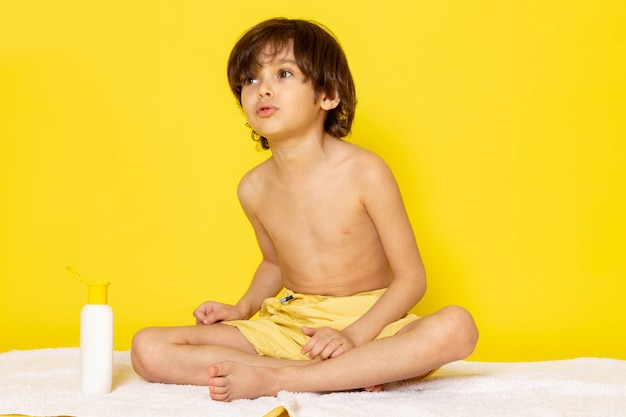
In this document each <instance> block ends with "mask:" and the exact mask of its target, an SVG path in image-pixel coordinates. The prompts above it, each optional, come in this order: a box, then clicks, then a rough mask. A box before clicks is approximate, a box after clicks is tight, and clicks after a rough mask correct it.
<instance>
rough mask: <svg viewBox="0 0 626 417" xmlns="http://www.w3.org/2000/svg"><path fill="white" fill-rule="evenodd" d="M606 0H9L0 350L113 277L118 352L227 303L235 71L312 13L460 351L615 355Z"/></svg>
mask: <svg viewBox="0 0 626 417" xmlns="http://www.w3.org/2000/svg"><path fill="white" fill-rule="evenodd" d="M624 4H625V3H624V2H623V1H622V0H615V1H565V0H563V1H545V0H527V1H522V0H516V1H496V0H494V1H487V0H477V1H469V0H467V1H462V0H455V1H445V2H432V1H420V2H408V1H385V2H380V1H354V2H350V1H344V2H338V1H336V0H318V1H311V2H309V1H306V2H304V1H303V2H269V3H268V2H257V1H252V0H247V1H239V2H213V1H200V0H197V1H174V0H171V1H125V0H124V1H122V0H114V1H108V2H89V1H78V0H77V1H70V0H60V1H3V2H2V3H0V118H1V119H0V122H1V123H0V137H1V142H0V192H1V204H0V279H1V282H0V320H1V323H0V329H1V330H0V335H1V336H0V351H6V350H11V349H31V348H39V347H56V346H77V345H78V316H79V311H80V308H81V307H82V305H83V304H84V302H85V301H86V295H87V294H86V289H85V288H84V287H83V286H81V285H80V284H79V283H78V282H77V281H75V280H73V279H72V278H71V277H70V276H69V275H68V274H66V272H65V270H64V267H65V265H70V266H71V267H73V268H75V269H76V270H78V271H79V272H80V273H81V274H82V275H83V276H84V277H85V278H87V279H92V280H109V281H111V286H110V288H109V300H110V304H111V306H112V307H113V309H114V312H115V320H116V322H115V347H116V349H120V350H125V349H128V348H129V347H130V341H131V337H132V335H133V334H134V332H135V331H137V330H138V329H140V328H142V327H145V326H151V325H174V324H192V323H193V319H192V316H191V312H192V310H193V309H194V308H195V307H196V306H197V305H198V304H199V303H200V302H202V301H204V300H207V299H216V300H221V301H225V302H235V301H236V300H237V299H238V297H239V296H240V295H241V294H242V292H243V291H244V289H245V288H246V286H247V284H248V282H249V279H250V277H251V275H252V273H253V271H254V269H255V267H256V265H257V264H258V262H259V260H260V258H259V252H258V249H257V247H256V243H255V240H254V236H253V233H252V229H251V227H250V226H249V225H248V223H247V220H246V219H245V216H244V215H243V213H242V211H241V209H240V208H239V205H238V202H237V199H236V194H235V189H236V186H237V183H238V181H239V179H240V177H241V176H242V175H243V174H244V173H245V172H246V171H247V170H248V169H250V168H251V167H252V166H254V165H255V164H257V163H259V162H260V161H262V160H263V159H265V158H266V157H267V156H268V155H269V154H268V153H263V152H258V151H257V150H256V148H255V145H254V144H253V142H252V141H251V140H250V137H249V131H248V129H247V128H246V127H245V126H244V124H245V120H244V118H243V116H242V114H241V112H240V110H239V109H238V108H237V106H236V104H235V101H234V98H233V97H232V96H231V93H230V91H229V89H228V86H227V82H226V77H225V65H226V59H227V56H228V53H229V51H230V48H231V47H232V45H233V44H234V42H235V40H236V39H237V37H238V36H239V35H240V34H241V33H242V32H243V31H244V30H246V29H247V28H249V27H250V26H252V25H253V24H255V23H257V22H258V21H260V20H262V19H265V18H269V17H274V16H287V17H304V18H312V19H315V20H318V21H320V22H323V23H324V24H326V25H327V26H329V27H330V28H331V29H332V30H333V31H334V32H335V33H336V35H337V36H338V37H339V38H340V40H341V42H342V44H343V46H344V49H345V50H346V53H347V55H348V59H349V61H350V63H351V67H352V70H353V74H354V77H355V81H356V84H357V91H358V96H359V106H358V109H357V119H356V122H355V126H354V132H353V136H352V138H351V139H350V140H351V141H353V142H355V143H358V144H360V145H362V146H365V147H367V148H370V149H372V150H374V151H376V152H378V153H379V154H380V155H381V156H383V157H384V158H385V159H386V160H387V161H388V163H389V164H390V165H391V166H392V168H393V169H394V171H395V173H396V176H397V179H398V182H399V183H400V186H401V188H402V190H403V195H404V198H405V202H406V205H407V208H408V210H409V213H410V216H411V219H412V222H413V226H414V229H415V233H416V235H417V238H418V241H419V243H420V247H421V250H422V254H423V257H424V261H425V263H426V266H427V270H428V274H429V290H428V292H427V295H426V297H425V298H424V300H423V302H422V303H421V304H419V306H418V307H417V308H416V309H415V311H416V312H417V313H418V314H427V313H430V312H432V311H434V310H436V309H438V308H440V307H442V306H444V305H447V304H461V305H464V306H466V307H467V308H469V309H470V310H471V311H472V312H473V313H474V315H475V317H476V320H477V322H478V324H479V327H480V330H481V336H482V338H481V341H480V343H479V346H478V348H477V350H476V352H475V354H474V355H473V356H472V359H473V360H487V361H497V360H545V359H558V358H569V357H577V356H609V357H616V358H621V359H626V332H625V331H624V329H625V328H626V311H625V307H624V296H625V295H626V264H625V261H624V249H625V244H624V236H625V235H626V222H625V220H624V218H625V216H624V214H625V213H626V197H625V190H624V188H625V185H626V168H625V167H626V145H625V137H626V123H625V122H624V119H625V115H626V104H625V98H626V29H625V28H626V21H625V20H626V6H624Z"/></svg>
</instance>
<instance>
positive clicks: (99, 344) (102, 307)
mask: <svg viewBox="0 0 626 417" xmlns="http://www.w3.org/2000/svg"><path fill="white" fill-rule="evenodd" d="M86 284H87V286H88V300H87V304H86V305H85V306H84V307H83V309H82V310H81V312H80V390H81V392H83V393H84V394H106V393H109V392H111V384H112V382H113V310H112V309H111V306H109V305H108V304H107V286H108V285H109V283H108V282H87V283H86Z"/></svg>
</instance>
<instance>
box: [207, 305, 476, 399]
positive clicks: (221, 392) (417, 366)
mask: <svg viewBox="0 0 626 417" xmlns="http://www.w3.org/2000/svg"><path fill="white" fill-rule="evenodd" d="M477 341H478V331H477V329H476V325H475V324H474V320H473V319H472V317H471V316H470V314H469V313H468V312H467V311H466V310H464V309H462V308H460V307H446V308H443V309H441V310H439V311H438V312H436V313H434V314H432V315H430V316H427V317H424V318H422V319H420V320H417V321H415V322H412V323H410V324H409V325H407V326H405V327H404V328H403V329H402V330H400V331H399V332H398V333H397V334H396V335H394V336H390V337H386V338H383V339H377V340H373V341H371V342H368V343H365V344H363V345H361V346H358V347H356V348H354V349H352V350H349V351H348V352H346V353H344V354H342V355H340V356H337V357H335V358H333V359H329V360H325V361H318V362H314V363H310V364H308V365H307V366H294V364H293V363H289V362H288V363H286V364H285V363H284V362H281V364H280V365H279V366H265V365H258V364H254V363H250V362H238V361H237V360H236V359H229V360H228V361H222V362H217V363H215V364H213V365H211V366H209V367H208V371H207V372H208V384H209V392H210V394H211V398H213V399H214V400H218V401H231V400H235V399H240V398H257V397H260V396H264V395H271V396H274V395H276V394H278V392H279V391H281V390H287V391H292V392H303V391H313V392H322V391H342V390H348V389H354V388H360V387H372V386H376V385H380V384H385V383H388V382H394V381H401V380H405V379H411V378H415V377H417V376H419V375H424V374H426V373H428V372H429V371H431V370H432V369H435V368H438V367H440V366H442V365H445V364H447V363H450V362H452V361H455V360H460V359H464V358H466V357H467V356H469V355H470V354H471V353H472V352H473V350H474V348H475V346H476V343H477ZM274 364H275V362H274ZM283 365H284V366H283Z"/></svg>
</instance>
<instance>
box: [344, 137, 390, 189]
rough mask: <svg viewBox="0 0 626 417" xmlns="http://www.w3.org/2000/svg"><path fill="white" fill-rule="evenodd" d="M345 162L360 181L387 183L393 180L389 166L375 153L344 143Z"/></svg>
mask: <svg viewBox="0 0 626 417" xmlns="http://www.w3.org/2000/svg"><path fill="white" fill-rule="evenodd" d="M344 144H345V145H343V147H344V149H343V150H342V153H343V154H344V158H345V161H346V162H347V163H348V164H349V166H350V169H351V170H352V171H353V172H354V173H356V174H357V175H358V176H359V178H361V180H362V181H365V182H371V181H376V182H378V181H389V180H393V174H392V172H391V169H390V168H389V165H387V162H385V160H384V159H383V158H381V157H380V156H379V155H378V154H376V153H375V152H373V151H371V150H369V149H366V148H363V147H361V146H358V145H355V144H352V143H348V142H344Z"/></svg>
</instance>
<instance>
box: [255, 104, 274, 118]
mask: <svg viewBox="0 0 626 417" xmlns="http://www.w3.org/2000/svg"><path fill="white" fill-rule="evenodd" d="M276 110H278V109H277V108H276V107H274V106H271V105H269V104H266V103H261V104H259V105H258V106H257V107H256V114H257V115H258V116H260V117H269V116H271V115H272V114H274V113H275V112H276Z"/></svg>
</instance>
